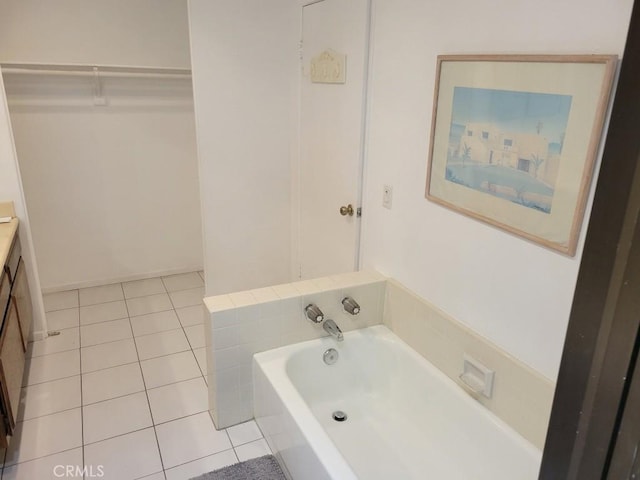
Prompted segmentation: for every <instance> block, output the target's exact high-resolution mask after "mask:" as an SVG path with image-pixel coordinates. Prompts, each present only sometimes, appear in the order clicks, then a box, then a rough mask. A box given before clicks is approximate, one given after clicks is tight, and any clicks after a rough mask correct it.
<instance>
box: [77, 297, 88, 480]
mask: <svg viewBox="0 0 640 480" xmlns="http://www.w3.org/2000/svg"><path fill="white" fill-rule="evenodd" d="M78 323H80V290H78ZM78 343H79V345H78V358H79V360H80V440H81V442H82V446H81V448H82V468H83V469H84V466H85V465H86V461H85V457H84V396H83V393H82V391H83V386H84V382H83V381H82V329H81V328H80V327H78ZM82 476H83V478H84V473H83V475H82Z"/></svg>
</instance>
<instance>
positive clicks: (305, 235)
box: [298, 0, 369, 279]
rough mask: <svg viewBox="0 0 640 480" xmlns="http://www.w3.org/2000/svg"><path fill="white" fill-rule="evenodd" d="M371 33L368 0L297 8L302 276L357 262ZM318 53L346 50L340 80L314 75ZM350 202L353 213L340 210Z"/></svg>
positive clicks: (326, 272)
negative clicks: (299, 10)
mask: <svg viewBox="0 0 640 480" xmlns="http://www.w3.org/2000/svg"><path fill="white" fill-rule="evenodd" d="M368 35H369V0H322V1H319V2H315V3H311V4H309V5H306V6H304V7H302V41H301V51H302V54H301V62H302V68H301V72H302V73H301V77H300V82H301V84H300V95H301V98H300V145H299V148H300V161H299V172H298V174H299V206H300V207H299V208H300V211H299V238H298V241H299V263H300V278H304V279H307V278H315V277H320V276H325V275H331V274H335V273H342V272H348V271H353V270H355V269H357V268H358V244H359V234H360V218H359V216H358V209H359V208H360V200H361V189H362V188H361V187H362V159H363V140H364V118H365V90H366V75H367V71H366V70H367V58H368V48H367V46H368ZM323 53H325V54H326V53H328V54H329V55H330V56H332V57H334V58H338V57H340V55H344V56H345V57H346V59H345V63H344V66H345V68H344V73H345V75H344V83H319V82H318V80H320V81H321V82H324V81H327V80H329V81H336V79H334V78H331V79H327V78H326V77H325V78H324V79H318V78H316V79H315V80H314V81H312V75H311V70H312V67H311V64H312V61H313V60H314V59H317V58H318V56H322V54H323ZM326 58H327V55H324V59H325V60H326ZM315 65H316V71H317V70H318V68H317V67H318V65H319V64H318V63H315ZM325 65H326V63H325ZM338 65H339V63H338ZM338 81H341V79H338ZM348 205H351V206H352V208H353V215H349V214H347V215H344V216H343V215H341V213H340V207H343V206H344V207H347V206H348ZM343 213H344V210H343Z"/></svg>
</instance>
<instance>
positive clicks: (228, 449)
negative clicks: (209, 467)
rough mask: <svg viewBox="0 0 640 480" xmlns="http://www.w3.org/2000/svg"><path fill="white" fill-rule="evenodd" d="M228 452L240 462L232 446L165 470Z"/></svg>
mask: <svg viewBox="0 0 640 480" xmlns="http://www.w3.org/2000/svg"><path fill="white" fill-rule="evenodd" d="M230 450H233V454H234V456H235V457H236V462H237V463H239V462H240V460H238V455H237V454H236V452H235V450H234V448H233V446H232V447H231V448H227V449H226V450H220V451H219V452H216V453H212V454H210V455H205V456H204V457H198V458H194V459H193V460H189V461H188V462H184V463H179V464H178V465H174V466H173V467H171V468H168V469H167V470H173V469H174V468H178V467H183V466H185V465H188V464H190V463H192V462H197V461H198V460H202V459H203V458H208V457H213V456H214V455H219V454H221V453H225V452H228V451H230ZM220 468H224V467H220ZM216 470H217V469H216ZM203 473H207V472H203ZM143 478H144V477H143ZM195 478H197V477H195Z"/></svg>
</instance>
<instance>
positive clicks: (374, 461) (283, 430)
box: [253, 326, 541, 480]
mask: <svg viewBox="0 0 640 480" xmlns="http://www.w3.org/2000/svg"><path fill="white" fill-rule="evenodd" d="M328 348H335V349H336V350H338V352H339V355H340V357H339V359H338V361H337V363H335V364H334V365H326V364H325V363H324V361H323V353H324V352H325V351H326V350H327V349H328ZM253 378H254V413H255V417H256V421H257V422H258V425H259V426H260V428H261V429H262V431H263V433H264V434H265V438H266V439H267V441H268V443H269V446H270V447H271V449H272V450H273V452H274V453H275V454H276V456H277V457H278V459H279V460H280V462H281V464H283V466H284V468H285V470H287V472H285V473H287V474H288V475H289V476H290V477H291V478H293V479H294V480H298V479H300V480H315V479H334V480H349V479H357V478H360V479H363V480H375V479H385V480H388V479H401V480H410V479H420V480H423V479H434V480H454V479H465V480H483V479H491V480H496V479H505V480H527V479H536V478H537V477H538V470H539V466H540V460H541V452H540V450H538V449H537V448H536V447H534V446H533V445H532V444H531V443H529V442H528V441H526V440H525V439H524V438H523V437H521V436H520V435H518V434H517V433H516V432H515V431H514V430H513V429H511V428H510V427H509V426H508V425H507V424H505V423H504V422H503V421H501V420H500V419H499V418H497V417H496V416H495V415H493V414H492V413H491V412H489V411H488V410H487V409H486V408H484V407H483V406H482V405H480V404H479V403H477V402H476V401H475V400H473V399H472V398H471V397H469V395H467V394H466V393H465V392H464V391H463V390H462V389H461V388H460V387H459V386H458V385H456V384H455V383H454V382H453V381H451V379H449V378H448V377H447V376H445V375H444V374H443V373H442V372H440V371H439V370H438V369H436V368H435V367H434V366H433V365H431V364H430V363H429V362H427V361H426V360H425V359H424V358H422V357H421V356H420V355H418V354H417V353H416V352H415V351H413V350H412V349H411V348H410V347H408V346H407V345H406V344H405V343H404V342H403V341H402V340H400V339H399V338H398V337H397V336H396V335H394V334H393V333H392V332H391V331H389V330H388V329H387V328H386V327H384V326H375V327H370V328H366V329H362V330H355V331H352V332H349V333H347V334H345V336H344V341H343V342H336V341H335V340H334V339H333V338H329V337H325V338H321V339H318V340H312V341H309V342H304V343H298V344H295V345H290V346H286V347H282V348H278V349H275V350H270V351H268V352H263V353H259V354H256V355H255V356H254V364H253ZM336 410H342V411H344V412H345V413H346V414H347V415H348V418H347V420H346V421H345V422H342V423H339V422H336V421H335V420H334V419H333V418H332V413H333V412H334V411H336Z"/></svg>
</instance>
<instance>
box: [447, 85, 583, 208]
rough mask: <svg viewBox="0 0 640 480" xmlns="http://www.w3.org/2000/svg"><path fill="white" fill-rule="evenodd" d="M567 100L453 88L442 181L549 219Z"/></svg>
mask: <svg viewBox="0 0 640 480" xmlns="http://www.w3.org/2000/svg"><path fill="white" fill-rule="evenodd" d="M571 102H572V96H571V95H555V94H547V93H533V92H519V91H508V90H493V89H486V88H468V87H458V86H456V87H454V93H453V104H452V107H451V113H452V116H451V125H450V130H449V144H448V149H447V161H446V170H445V179H446V180H448V181H450V182H454V183H457V184H460V185H464V186H465V187H468V188H472V189H474V190H477V191H480V192H483V193H486V194H488V195H493V196H495V197H499V198H502V199H505V200H507V201H510V202H513V203H516V204H519V205H523V206H525V207H528V208H531V209H535V210H538V211H540V212H544V213H550V212H551V209H552V207H553V198H554V191H555V184H556V179H557V176H558V170H559V167H560V164H561V163H562V149H563V145H564V140H565V134H566V131H567V124H568V123H569V113H570V111H571Z"/></svg>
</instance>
